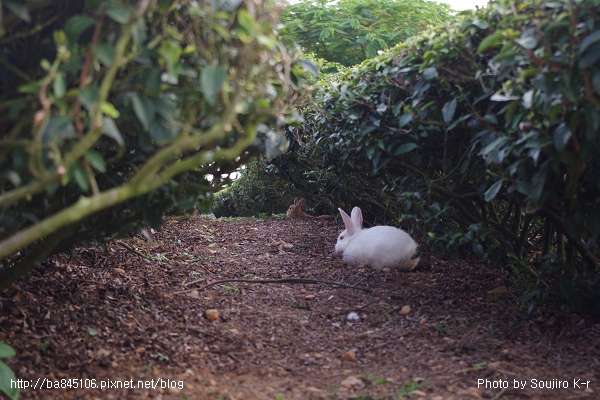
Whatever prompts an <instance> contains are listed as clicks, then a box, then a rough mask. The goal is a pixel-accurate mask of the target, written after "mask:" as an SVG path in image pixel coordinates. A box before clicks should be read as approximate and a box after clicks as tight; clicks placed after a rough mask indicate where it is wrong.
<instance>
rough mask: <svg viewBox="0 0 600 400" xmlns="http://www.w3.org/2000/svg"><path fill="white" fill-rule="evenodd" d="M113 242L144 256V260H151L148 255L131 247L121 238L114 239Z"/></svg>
mask: <svg viewBox="0 0 600 400" xmlns="http://www.w3.org/2000/svg"><path fill="white" fill-rule="evenodd" d="M115 244H118V245H119V246H121V247H124V248H126V249H127V250H129V251H130V252H132V253H133V254H137V255H138V256H140V257H142V258H145V259H146V260H151V258H150V257H149V256H147V255H146V254H144V253H142V252H141V251H139V250H136V249H134V248H133V247H131V246H130V245H128V244H127V243H125V242H123V241H122V240H115Z"/></svg>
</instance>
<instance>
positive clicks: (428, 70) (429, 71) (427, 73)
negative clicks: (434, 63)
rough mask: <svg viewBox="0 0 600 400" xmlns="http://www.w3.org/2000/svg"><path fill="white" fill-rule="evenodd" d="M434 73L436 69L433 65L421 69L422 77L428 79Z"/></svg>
mask: <svg viewBox="0 0 600 400" xmlns="http://www.w3.org/2000/svg"><path fill="white" fill-rule="evenodd" d="M436 74H437V69H435V68H434V67H428V68H425V69H424V70H423V77H424V78H425V79H426V80H428V81H429V80H431V79H433V78H435V75H436Z"/></svg>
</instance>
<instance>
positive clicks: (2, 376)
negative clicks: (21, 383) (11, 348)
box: [0, 360, 19, 400]
mask: <svg viewBox="0 0 600 400" xmlns="http://www.w3.org/2000/svg"><path fill="white" fill-rule="evenodd" d="M16 381H17V377H16V376H15V373H14V372H13V371H12V370H11V369H10V368H9V367H8V365H6V364H5V363H4V361H2V360H0V390H2V391H3V392H4V393H5V394H6V395H7V396H8V397H9V398H10V399H11V400H17V399H18V398H19V389H18V388H17V386H16V385H15V384H14V382H16Z"/></svg>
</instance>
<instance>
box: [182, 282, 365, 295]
mask: <svg viewBox="0 0 600 400" xmlns="http://www.w3.org/2000/svg"><path fill="white" fill-rule="evenodd" d="M199 282H202V280H197V281H194V282H190V283H188V284H186V286H189V285H193V284H195V283H199ZM227 282H246V283H305V284H306V283H323V284H326V285H334V286H341V287H344V288H347V289H357V290H362V291H364V292H367V293H371V289H368V288H364V287H360V286H351V285H345V284H343V283H339V282H332V281H322V280H319V279H304V278H287V279H223V280H220V281H214V282H211V283H208V284H206V285H204V286H202V287H200V288H198V289H186V290H180V291H178V292H173V293H171V295H176V294H184V293H189V292H191V291H194V290H197V291H199V292H201V291H203V290H204V289H206V288H209V287H211V286H213V285H218V284H220V283H227Z"/></svg>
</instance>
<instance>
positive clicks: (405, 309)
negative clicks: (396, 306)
mask: <svg viewBox="0 0 600 400" xmlns="http://www.w3.org/2000/svg"><path fill="white" fill-rule="evenodd" d="M409 312H410V306H404V307H402V309H401V310H400V312H399V313H398V314H400V315H402V316H403V317H404V316H406V315H408V313H409Z"/></svg>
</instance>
